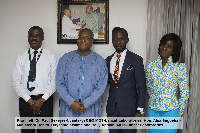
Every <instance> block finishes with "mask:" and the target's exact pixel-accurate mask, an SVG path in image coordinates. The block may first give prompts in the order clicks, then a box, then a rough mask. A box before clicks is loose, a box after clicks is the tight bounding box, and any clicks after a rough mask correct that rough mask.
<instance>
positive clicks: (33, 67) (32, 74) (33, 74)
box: [27, 51, 38, 91]
mask: <svg viewBox="0 0 200 133" xmlns="http://www.w3.org/2000/svg"><path fill="white" fill-rule="evenodd" d="M37 53H38V51H34V57H33V59H32V60H31V62H30V63H31V65H30V70H29V75H28V82H29V81H31V82H33V81H34V80H35V77H36V55H37ZM28 82H27V88H28V90H29V91H33V90H34V89H35V87H31V88H30V87H29V84H28Z"/></svg>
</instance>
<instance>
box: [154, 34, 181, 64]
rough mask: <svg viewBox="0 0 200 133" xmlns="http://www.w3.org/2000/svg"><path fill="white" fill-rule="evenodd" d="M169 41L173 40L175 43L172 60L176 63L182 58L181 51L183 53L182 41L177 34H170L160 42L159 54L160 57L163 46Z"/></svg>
mask: <svg viewBox="0 0 200 133" xmlns="http://www.w3.org/2000/svg"><path fill="white" fill-rule="evenodd" d="M169 40H172V41H173V43H174V47H173V54H172V59H173V62H174V63H176V62H177V61H178V60H179V58H180V51H181V47H182V41H181V39H180V37H179V36H178V35H177V34H175V33H169V34H166V35H164V36H163V37H162V38H161V40H160V44H159V48H158V53H159V55H160V46H161V44H165V43H166V42H167V41H169Z"/></svg>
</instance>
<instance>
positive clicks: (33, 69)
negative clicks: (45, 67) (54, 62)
mask: <svg viewBox="0 0 200 133" xmlns="http://www.w3.org/2000/svg"><path fill="white" fill-rule="evenodd" d="M28 54H29V61H30V71H31V72H32V73H35V71H36V69H35V68H36V65H35V67H33V66H32V60H31V54H30V48H29V50H28ZM41 54H42V49H41V50H40V53H39V55H38V57H37V60H36V63H37V62H38V60H39V59H40V56H41Z"/></svg>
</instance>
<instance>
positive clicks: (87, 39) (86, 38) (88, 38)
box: [78, 36, 93, 41]
mask: <svg viewBox="0 0 200 133" xmlns="http://www.w3.org/2000/svg"><path fill="white" fill-rule="evenodd" d="M78 39H79V40H83V39H84V40H86V41H89V40H90V39H93V38H91V37H88V36H86V37H82V36H79V37H78Z"/></svg>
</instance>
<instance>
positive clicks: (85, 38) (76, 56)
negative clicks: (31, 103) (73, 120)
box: [56, 29, 108, 133]
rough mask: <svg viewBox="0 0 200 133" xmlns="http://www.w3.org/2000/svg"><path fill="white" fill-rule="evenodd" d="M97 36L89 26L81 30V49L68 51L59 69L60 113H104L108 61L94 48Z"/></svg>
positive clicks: (74, 114)
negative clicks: (103, 99) (102, 111)
mask: <svg viewBox="0 0 200 133" xmlns="http://www.w3.org/2000/svg"><path fill="white" fill-rule="evenodd" d="M93 41H94V39H93V33H92V31H91V30H89V29H83V30H81V31H80V32H79V38H78V41H77V46H78V50H74V51H71V52H69V53H66V54H64V55H63V56H62V57H61V58H60V60H59V63H58V66H57V71H56V87H57V91H58V93H59V95H60V117H100V116H101V107H102V99H101V97H102V95H103V93H104V91H105V89H106V85H107V79H108V70H107V65H106V61H105V60H104V59H103V58H102V57H101V56H100V55H98V54H97V53H95V52H94V51H91V50H90V48H91V46H92V43H93ZM61 131H62V133H71V132H73V133H76V132H79V133H82V132H87V133H97V132H98V130H97V129H93V130H92V129H87V130H86V129H82V130H78V129H76V130H75V129H68V130H66V129H65V130H63V129H61Z"/></svg>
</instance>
